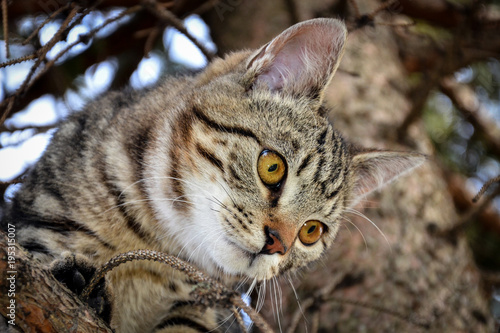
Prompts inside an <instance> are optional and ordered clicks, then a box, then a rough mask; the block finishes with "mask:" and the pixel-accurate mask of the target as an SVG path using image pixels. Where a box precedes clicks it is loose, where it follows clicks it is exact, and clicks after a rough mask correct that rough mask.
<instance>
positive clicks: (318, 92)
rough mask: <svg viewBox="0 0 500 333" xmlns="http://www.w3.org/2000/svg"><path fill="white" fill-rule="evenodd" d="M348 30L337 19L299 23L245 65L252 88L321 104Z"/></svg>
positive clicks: (258, 52)
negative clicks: (307, 98) (278, 92)
mask: <svg viewBox="0 0 500 333" xmlns="http://www.w3.org/2000/svg"><path fill="white" fill-rule="evenodd" d="M346 36H347V30H346V28H345V25H344V23H342V22H341V21H339V20H336V19H325V18H319V19H313V20H308V21H304V22H302V23H298V24H296V25H294V26H292V27H290V28H288V29H287V30H285V31H283V32H282V33H281V34H280V35H279V36H277V37H275V38H274V39H273V40H272V41H271V42H270V43H268V44H267V45H265V46H263V47H262V48H261V49H260V50H259V51H257V52H256V54H254V55H253V56H252V57H250V60H249V62H248V64H247V69H248V71H247V75H248V76H250V79H249V80H250V82H251V83H252V87H264V88H268V89H270V90H271V91H281V92H284V93H285V94H290V95H292V96H305V97H309V98H311V99H314V100H317V101H319V102H321V99H322V96H323V91H324V89H325V87H326V86H327V85H328V83H329V82H330V80H331V78H332V77H333V75H334V74H335V71H336V70H337V67H338V65H339V62H340V58H341V57H342V53H343V50H344V43H345V40H346Z"/></svg>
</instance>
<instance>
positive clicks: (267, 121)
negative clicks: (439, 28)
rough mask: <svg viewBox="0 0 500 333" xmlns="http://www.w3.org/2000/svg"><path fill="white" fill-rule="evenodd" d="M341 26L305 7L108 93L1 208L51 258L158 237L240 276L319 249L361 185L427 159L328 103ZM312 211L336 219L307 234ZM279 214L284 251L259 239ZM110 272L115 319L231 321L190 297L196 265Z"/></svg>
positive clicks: (170, 323)
mask: <svg viewBox="0 0 500 333" xmlns="http://www.w3.org/2000/svg"><path fill="white" fill-rule="evenodd" d="M345 36H346V32H345V28H344V26H343V24H342V23H341V22H339V21H337V20H333V19H317V20H312V21H307V22H305V23H301V24H298V25H296V26H294V27H291V28H290V29H288V30H286V31H285V32H284V33H282V34H281V35H279V36H278V37H277V38H275V39H274V40H273V42H271V43H270V44H267V45H266V46H264V47H263V48H261V49H260V50H257V51H255V52H253V51H244V52H239V53H234V54H231V55H228V56H227V57H226V58H225V59H218V60H215V61H214V62H213V63H212V64H211V65H209V66H208V68H207V69H206V70H205V71H204V72H202V73H200V74H199V75H197V76H194V77H184V78H180V79H170V80H167V81H165V82H163V83H161V84H160V85H158V86H157V87H155V88H153V89H151V90H148V91H143V92H140V93H137V92H130V91H125V92H117V93H109V94H107V95H106V96H104V97H103V98H101V99H100V100H98V101H97V102H95V103H92V104H91V105H89V106H88V107H87V109H86V110H85V111H83V112H81V113H78V114H76V115H74V116H72V117H70V119H68V120H67V121H66V122H64V123H63V124H62V125H61V126H60V128H59V130H58V132H57V133H56V134H55V135H54V138H53V140H52V142H51V144H50V145H49V147H48V148H47V151H46V153H45V154H44V156H43V157H42V158H41V160H40V161H39V162H38V164H37V165H36V166H35V167H34V169H33V171H32V172H31V174H30V176H29V177H28V178H27V179H26V181H25V182H24V184H23V186H22V188H21V189H20V190H19V192H18V193H17V195H16V196H15V198H14V199H13V201H12V205H11V207H10V211H9V213H8V215H7V216H6V219H4V221H10V222H11V223H15V224H16V225H17V226H18V230H19V232H18V238H19V242H20V243H21V244H23V245H24V246H25V247H27V248H28V249H29V250H30V251H32V252H33V254H34V255H35V257H36V258H38V259H40V260H41V261H42V262H44V263H46V264H49V263H50V262H52V261H53V260H54V259H57V258H59V257H60V256H61V254H62V253H65V252H67V251H69V252H71V253H79V254H81V255H83V256H85V257H87V258H88V259H89V262H90V263H91V264H92V265H94V266H99V265H102V264H103V263H104V262H106V261H107V260H108V259H110V258H111V257H112V256H114V255H116V254H118V253H121V252H126V251H129V250H133V249H141V248H147V249H152V250H159V251H163V252H167V253H170V254H173V255H177V256H179V257H181V258H183V259H185V260H188V261H190V262H192V263H194V264H195V265H196V266H198V267H200V268H201V269H203V270H205V271H206V272H207V273H209V274H210V275H212V276H214V277H217V278H220V279H221V280H223V281H225V282H226V283H230V282H232V281H237V280H238V279H241V278H249V279H250V280H253V279H256V280H258V281H262V280H267V279H270V278H272V277H273V276H276V275H278V274H282V273H284V272H287V271H291V270H296V269H298V268H300V267H303V266H305V265H307V264H308V263H310V262H312V261H315V260H317V259H318V258H319V257H320V256H321V255H322V254H323V253H324V252H325V250H326V249H327V248H328V247H329V246H330V245H331V243H332V242H333V240H334V237H335V235H336V233H337V230H338V228H339V218H340V215H341V214H342V213H343V211H344V209H345V208H346V207H347V203H348V202H349V200H353V199H356V198H353V197H352V193H358V192H359V194H358V196H361V195H364V194H366V193H368V192H369V191H370V188H369V187H370V186H372V185H371V184H373V186H372V187H378V185H379V183H383V182H387V181H388V180H390V179H391V178H393V177H394V176H396V175H397V174H399V173H400V172H402V171H404V170H406V169H408V168H410V167H412V166H414V165H416V164H418V162H419V161H420V160H421V157H420V156H419V155H416V154H403V153H391V152H376V151H370V153H369V154H368V155H366V154H365V153H364V152H363V151H360V150H356V149H354V148H353V147H351V146H350V145H349V144H348V143H346V142H345V141H344V140H343V139H342V137H341V136H340V134H339V133H338V132H337V131H336V130H334V129H333V127H332V125H331V124H329V123H328V121H327V120H326V118H325V117H324V116H323V114H324V111H323V109H322V108H321V101H322V95H323V90H324V89H325V87H326V85H327V84H328V82H329V81H330V79H331V77H332V76H333V74H334V72H335V70H336V68H337V66H338V63H339V60H340V57H341V55H342V50H343V45H344V41H345ZM265 149H268V150H272V151H275V152H277V153H278V154H279V155H280V156H282V157H283V158H284V160H285V163H286V168H287V169H286V178H284V180H283V182H282V183H281V184H280V186H279V188H277V187H276V188H270V187H269V186H266V185H265V184H263V182H262V181H261V180H260V178H259V175H258V173H257V168H256V166H257V160H258V158H259V155H260V154H261V152H262V151H263V150H265ZM380 156H383V157H384V159H383V161H384V165H385V166H386V167H384V168H381V167H380V165H378V164H377V159H378V157H380ZM394 161H398V162H397V163H393V162H394ZM391 165H396V169H395V170H390V172H388V171H387V170H386V169H387V168H389V169H391V168H390V166H391ZM360 175H362V179H361V178H360ZM375 180H376V181H375ZM357 184H361V185H357ZM357 188H362V190H359V191H358V192H356V189H357ZM309 220H318V221H321V222H322V223H323V224H324V225H325V233H324V235H323V237H322V238H321V240H320V241H318V242H317V243H315V244H313V245H310V246H306V245H304V244H303V243H301V241H300V240H299V239H298V237H297V235H298V232H299V230H300V228H301V226H302V225H303V224H304V223H305V222H306V221H309ZM266 228H267V229H266ZM269 228H274V229H276V230H278V231H279V233H280V235H279V236H277V237H278V238H277V239H280V240H281V238H283V239H287V240H289V241H288V242H289V243H290V244H288V243H287V244H288V245H289V246H288V247H286V250H285V252H286V253H284V254H282V253H274V254H269V251H267V253H266V251H263V249H265V248H266V244H269V235H268V234H267V235H266V230H268V229H269ZM274 229H273V230H274ZM106 283H107V288H108V290H109V292H110V295H111V297H112V314H111V326H112V327H113V328H114V329H116V331H117V332H152V331H161V332H187V331H188V330H192V331H193V332H197V331H205V330H209V329H210V330H211V329H215V328H216V327H218V325H219V324H220V323H219V322H218V320H219V319H220V318H218V317H219V316H218V315H217V311H215V310H213V309H203V310H201V309H200V308H198V307H193V306H192V305H191V303H190V297H189V293H190V291H191V290H192V288H193V285H192V283H190V281H187V280H186V277H185V276H183V275H182V274H181V273H179V272H176V271H173V270H170V269H168V268H165V267H163V266H161V265H159V264H157V263H149V262H137V263H129V264H126V265H123V266H121V267H119V268H118V269H116V270H115V271H113V272H112V273H111V274H109V275H108V277H107V281H106Z"/></svg>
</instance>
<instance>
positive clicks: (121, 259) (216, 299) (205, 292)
mask: <svg viewBox="0 0 500 333" xmlns="http://www.w3.org/2000/svg"><path fill="white" fill-rule="evenodd" d="M135 260H152V261H157V262H160V263H164V264H167V265H169V266H170V267H172V268H174V269H176V270H178V271H181V272H183V273H185V274H186V275H187V276H188V277H189V278H190V279H192V280H193V281H195V282H197V283H199V284H201V285H203V286H207V287H203V288H198V289H195V290H194V292H193V293H194V297H195V301H198V302H199V303H200V304H210V305H213V304H216V303H217V304H224V303H226V306H227V307H228V306H230V307H231V308H232V307H237V308H240V309H242V310H243V311H245V313H246V314H247V315H248V316H249V317H250V319H252V321H253V322H254V323H255V325H256V326H257V327H258V328H259V329H261V330H262V331H263V332H272V329H271V328H270V327H269V325H268V324H267V322H266V321H265V320H264V319H263V318H262V317H261V316H260V315H259V314H258V313H257V312H256V311H255V310H254V309H253V308H252V307H250V306H248V305H246V304H245V302H243V300H242V299H241V297H240V295H239V294H238V293H237V292H235V291H233V290H230V289H228V288H226V287H225V286H224V285H223V284H221V283H220V282H218V281H216V280H214V279H212V278H211V277H209V276H208V275H206V274H205V273H203V272H202V271H200V270H198V269H196V268H195V267H194V266H192V265H190V264H189V263H187V262H185V261H183V260H181V259H179V258H177V257H175V256H171V255H168V254H165V253H161V252H157V251H152V250H136V251H130V252H127V253H122V254H119V255H117V256H116V257H113V258H111V259H110V260H109V261H108V262H107V263H105V264H104V265H103V266H102V267H101V268H100V269H98V270H97V272H96V273H95V274H94V276H93V277H92V279H91V280H90V282H89V284H88V286H87V287H86V288H85V289H84V290H83V292H82V294H81V297H82V298H83V299H84V300H87V299H88V297H89V295H90V293H91V292H92V290H93V289H94V288H95V286H96V285H97V283H98V282H99V281H100V280H101V279H102V278H104V276H105V275H106V274H107V273H108V272H109V271H111V270H112V269H113V268H115V267H117V266H119V265H121V264H124V263H126V262H129V261H135ZM200 291H201V292H200Z"/></svg>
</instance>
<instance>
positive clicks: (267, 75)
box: [258, 36, 307, 91]
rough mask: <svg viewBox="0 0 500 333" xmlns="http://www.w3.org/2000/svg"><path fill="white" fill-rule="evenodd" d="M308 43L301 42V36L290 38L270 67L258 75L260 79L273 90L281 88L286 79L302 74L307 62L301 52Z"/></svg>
mask: <svg viewBox="0 0 500 333" xmlns="http://www.w3.org/2000/svg"><path fill="white" fill-rule="evenodd" d="M306 47H307V46H306V44H304V43H300V38H298V36H297V37H295V38H293V39H292V40H290V41H289V42H288V43H287V44H286V47H284V48H283V49H282V50H281V52H278V54H277V55H276V57H275V58H274V61H273V63H272V65H271V66H270V67H269V69H268V70H267V71H266V72H264V73H263V74H261V75H260V76H259V77H258V81H261V82H263V83H266V84H267V86H268V87H269V89H271V90H273V91H277V90H281V89H282V88H283V86H284V84H285V80H286V79H289V80H293V79H296V78H298V77H299V76H300V71H302V70H304V68H305V64H304V60H303V59H302V56H301V54H304V52H305V48H306Z"/></svg>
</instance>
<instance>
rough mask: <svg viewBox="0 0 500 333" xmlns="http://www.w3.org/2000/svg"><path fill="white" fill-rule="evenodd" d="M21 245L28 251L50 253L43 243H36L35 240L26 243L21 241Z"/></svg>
mask: <svg viewBox="0 0 500 333" xmlns="http://www.w3.org/2000/svg"><path fill="white" fill-rule="evenodd" d="M21 245H22V246H23V247H24V248H25V249H26V250H28V251H29V252H38V253H43V254H50V251H49V249H48V248H47V247H46V246H45V245H43V244H40V243H38V242H37V241H34V240H30V241H28V242H26V243H21Z"/></svg>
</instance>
